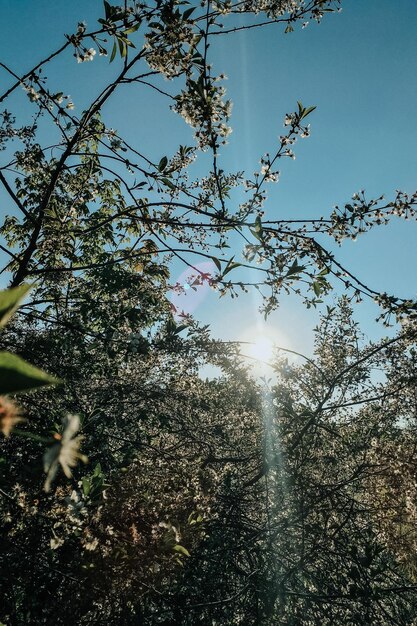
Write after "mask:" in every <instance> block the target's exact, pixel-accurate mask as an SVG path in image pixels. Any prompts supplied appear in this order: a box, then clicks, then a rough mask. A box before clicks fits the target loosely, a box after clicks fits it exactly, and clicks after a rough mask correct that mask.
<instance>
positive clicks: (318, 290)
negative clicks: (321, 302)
mask: <svg viewBox="0 0 417 626" xmlns="http://www.w3.org/2000/svg"><path fill="white" fill-rule="evenodd" d="M312 286H313V291H314V293H315V294H316V296H317V297H318V296H319V295H320V294H321V291H322V289H321V285H320V283H318V282H314V283H313V285H312Z"/></svg>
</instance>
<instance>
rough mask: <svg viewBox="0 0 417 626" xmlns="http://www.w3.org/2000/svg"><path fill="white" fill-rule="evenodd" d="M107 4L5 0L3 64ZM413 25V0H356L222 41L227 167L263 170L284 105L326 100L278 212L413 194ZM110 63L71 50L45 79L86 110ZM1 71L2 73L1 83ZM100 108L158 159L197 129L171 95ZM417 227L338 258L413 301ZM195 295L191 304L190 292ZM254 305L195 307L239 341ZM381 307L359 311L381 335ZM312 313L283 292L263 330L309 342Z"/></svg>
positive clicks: (377, 236)
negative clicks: (229, 107) (361, 193)
mask: <svg viewBox="0 0 417 626" xmlns="http://www.w3.org/2000/svg"><path fill="white" fill-rule="evenodd" d="M101 7H102V3H101V1H100V2H99V1H96V0H90V1H89V2H85V0H71V2H67V1H64V0H57V1H56V2H54V3H51V2H50V1H49V0H48V1H47V0H37V2H36V3H34V2H31V1H29V0H3V2H2V15H3V17H4V18H6V19H3V20H2V23H1V24H0V33H1V42H2V43H1V57H2V60H5V61H6V62H7V63H9V64H10V65H11V66H12V68H13V69H14V70H15V71H16V72H20V71H22V70H25V69H28V68H29V67H30V66H31V65H32V64H33V62H34V61H35V60H37V59H38V58H42V57H43V56H45V55H46V54H48V53H49V52H51V51H52V50H53V49H55V48H56V47H57V46H59V45H60V44H61V43H62V42H63V34H64V33H65V32H72V31H73V30H74V29H75V27H76V23H77V21H80V20H83V19H85V20H86V21H87V22H88V23H89V25H93V24H94V22H95V21H96V19H97V17H99V16H100V13H101ZM416 24H417V3H416V2H415V0H401V1H400V2H392V0H362V1H361V2H352V1H347V2H345V3H344V5H343V11H342V13H340V14H336V15H328V16H326V17H325V19H324V20H323V22H322V23H321V24H320V25H319V26H317V25H316V24H314V23H312V24H310V25H309V26H308V27H307V28H306V29H304V30H301V29H300V28H299V27H298V28H297V29H296V31H295V32H294V33H292V34H288V35H284V34H283V29H282V27H276V26H268V27H266V28H263V29H254V30H251V31H246V32H243V33H240V34H235V35H232V36H230V37H223V36H222V37H218V38H217V39H216V40H215V41H213V44H212V48H211V53H212V61H213V63H214V67H215V71H216V72H217V73H220V72H225V73H226V74H227V76H228V77H229V79H228V81H227V83H226V87H227V90H228V96H229V97H231V99H232V100H233V101H234V109H233V116H232V120H231V125H232V127H233V134H232V135H231V137H230V142H229V145H228V146H227V148H224V149H223V150H222V159H223V162H222V167H223V168H224V169H225V170H227V169H232V170H247V171H248V172H253V171H254V170H255V169H259V158H260V156H261V155H262V154H263V153H264V152H265V151H270V152H272V151H273V149H274V147H275V145H276V142H277V136H278V135H279V134H281V133H282V121H283V118H284V116H285V113H287V112H290V111H292V110H294V109H295V106H296V101H297V100H301V101H302V102H303V103H304V104H305V105H316V106H317V110H316V111H315V112H314V113H313V114H312V115H311V119H310V123H311V130H312V133H311V137H310V138H309V139H307V140H304V141H302V142H299V143H298V144H297V145H296V148H295V152H296V157H297V158H296V160H295V161H291V160H288V161H286V162H283V163H281V164H280V170H281V181H280V183H279V184H278V185H276V186H270V187H269V199H268V202H267V205H266V208H267V213H268V216H269V217H270V218H271V219H274V218H276V219H280V218H289V217H294V218H300V217H313V216H316V217H317V216H319V215H324V214H326V213H329V212H330V211H331V209H332V207H333V205H335V204H342V203H344V202H348V201H349V199H350V197H351V196H352V194H353V193H354V192H356V191H358V190H359V189H365V190H366V191H367V194H368V196H369V197H374V196H379V195H380V194H382V193H384V194H386V196H387V197H392V196H393V195H394V193H395V190H396V189H401V190H403V191H407V192H413V191H415V189H416V188H417V151H416V146H417V76H416V66H417V63H416V62H417V37H416V36H415V25H416ZM12 25H13V28H12V27H11V26H12ZM115 71H116V68H114V67H112V66H110V68H109V65H108V61H107V60H106V59H98V58H96V59H95V60H94V62H93V63H88V64H87V63H85V64H82V65H77V64H76V63H75V60H73V59H71V56H70V55H68V56H67V58H66V62H65V64H60V65H59V66H58V65H57V66H55V67H51V69H50V70H49V71H48V76H49V77H50V78H51V80H52V81H54V83H55V84H56V86H57V91H58V90H63V91H64V92H65V93H70V94H71V95H72V96H73V98H74V102H75V104H76V106H77V111H80V110H82V106H83V102H87V101H88V98H89V96H90V95H91V96H93V95H94V94H96V93H97V92H98V91H99V88H100V85H102V84H103V81H105V80H106V78H107V77H108V76H109V72H110V74H111V73H112V72H115ZM4 81H5V76H4V74H0V85H2V84H3V82H4ZM7 84H8V83H7ZM167 86H168V87H169V84H167ZM104 118H105V121H106V123H107V125H109V126H114V127H115V128H117V129H118V130H119V131H120V134H121V135H122V136H123V135H125V136H126V135H130V136H132V138H133V139H134V141H135V142H136V143H138V142H140V143H141V145H143V146H144V148H145V150H144V151H147V152H150V153H151V154H152V156H154V157H155V159H156V158H157V157H158V156H159V157H161V156H163V155H164V154H168V153H169V152H170V151H171V150H174V149H175V148H176V146H177V145H178V143H179V142H181V143H189V142H190V141H191V132H190V129H189V128H188V127H187V126H186V125H185V124H184V123H183V121H182V120H181V119H180V118H179V117H178V116H175V115H174V114H172V113H169V112H168V111H167V105H166V103H161V102H160V100H159V98H157V97H156V96H155V97H154V96H151V95H150V94H149V92H144V91H143V90H140V89H139V88H138V89H137V90H136V91H135V90H129V91H127V90H126V91H123V90H121V91H120V93H119V94H118V97H117V98H116V99H115V100H114V101H112V102H111V103H109V104H108V106H106V109H105V110H104ZM162 138H163V139H162ZM415 233H416V228H415V224H413V223H411V222H394V223H393V224H392V225H390V226H389V227H386V228H381V229H380V230H375V231H374V232H371V233H369V234H367V235H365V236H364V237H363V238H362V239H360V238H359V239H358V241H357V242H356V243H348V244H346V245H344V246H343V247H342V248H341V249H340V251H339V252H338V255H339V258H340V259H341V260H342V261H344V262H345V263H347V264H349V266H350V268H352V270H353V272H357V273H358V275H359V276H360V277H361V278H362V279H363V280H364V282H366V283H368V284H370V286H372V287H374V288H376V289H382V290H387V291H393V292H395V293H396V294H397V295H400V296H407V297H408V296H411V297H415V296H416V284H415V269H414V268H415V266H416V260H417V252H416V246H415ZM178 271H179V270H178ZM187 298H188V300H187V302H190V303H191V304H190V307H191V308H192V296H187ZM256 309H257V303H256V300H255V299H254V297H252V296H246V297H244V298H241V299H239V301H236V300H233V301H231V300H230V299H226V298H224V299H222V300H220V301H219V300H218V299H217V296H216V295H215V294H210V293H209V292H208V293H207V294H205V296H204V298H199V303H198V306H197V307H196V308H195V310H194V314H195V316H196V317H197V318H198V319H200V320H201V321H203V322H204V323H210V324H211V326H212V329H213V332H214V334H215V335H216V336H219V337H222V338H225V339H239V338H240V337H241V336H242V334H245V330H246V331H247V329H248V328H250V327H253V326H254V325H255V326H256V324H257V323H258V322H257V320H258V319H259V318H258V316H257V313H256ZM376 314H377V310H376V309H375V308H374V306H373V305H372V304H370V303H368V304H363V305H361V306H360V307H358V308H357V317H358V319H359V320H360V321H361V324H362V326H363V328H364V330H365V332H366V333H367V334H368V335H369V336H370V337H373V338H376V337H378V336H381V335H384V334H385V333H386V331H385V330H384V329H382V328H380V327H377V326H376V325H375V324H374V323H373V319H374V318H375V316H376ZM316 322H317V313H316V312H314V311H313V312H311V311H305V309H304V308H303V306H302V303H301V302H300V301H297V300H295V299H288V298H284V299H283V305H282V307H281V309H280V310H279V311H278V312H276V313H274V314H273V315H272V316H271V317H270V319H269V321H268V326H269V327H270V328H271V329H273V330H274V332H275V331H276V332H277V333H278V335H279V337H280V340H281V339H282V342H286V343H287V346H288V347H291V348H294V349H296V350H300V351H306V352H308V351H309V350H310V349H311V336H312V335H311V329H312V327H313V326H314V325H315V323H316ZM246 334H247V333H246Z"/></svg>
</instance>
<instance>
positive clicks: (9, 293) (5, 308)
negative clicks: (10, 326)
mask: <svg viewBox="0 0 417 626" xmlns="http://www.w3.org/2000/svg"><path fill="white" fill-rule="evenodd" d="M30 289H31V285H19V287H13V288H12V289H6V290H5V291H0V328H3V326H5V324H6V323H7V322H8V320H9V319H10V317H11V316H12V315H13V313H14V312H15V311H16V309H17V308H18V306H19V304H20V302H21V301H22V300H23V298H24V297H25V296H26V294H27V293H28V291H29V290H30Z"/></svg>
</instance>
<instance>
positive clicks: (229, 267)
mask: <svg viewBox="0 0 417 626" xmlns="http://www.w3.org/2000/svg"><path fill="white" fill-rule="evenodd" d="M234 258H235V257H234V256H232V258H231V259H230V260H229V261H228V263H227V265H226V268H225V270H224V272H223V276H226V274H228V273H229V272H231V271H232V270H233V269H235V267H240V265H241V263H235V262H234V261H233V259H234Z"/></svg>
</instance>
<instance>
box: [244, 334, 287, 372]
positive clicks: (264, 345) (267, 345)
mask: <svg viewBox="0 0 417 626" xmlns="http://www.w3.org/2000/svg"><path fill="white" fill-rule="evenodd" d="M240 341H241V342H242V343H241V349H240V350H241V354H242V355H243V356H246V357H248V358H249V359H250V360H251V361H252V364H253V369H254V370H256V371H258V372H259V373H261V374H264V373H266V371H268V372H271V364H272V361H273V356H274V349H275V346H283V345H285V344H287V343H288V341H287V340H286V339H285V337H284V336H283V334H282V333H280V332H278V331H277V330H275V329H274V330H273V329H271V328H267V327H265V326H264V325H257V326H255V327H251V328H248V329H247V330H246V331H245V332H244V333H243V334H242V336H241V337H240Z"/></svg>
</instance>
